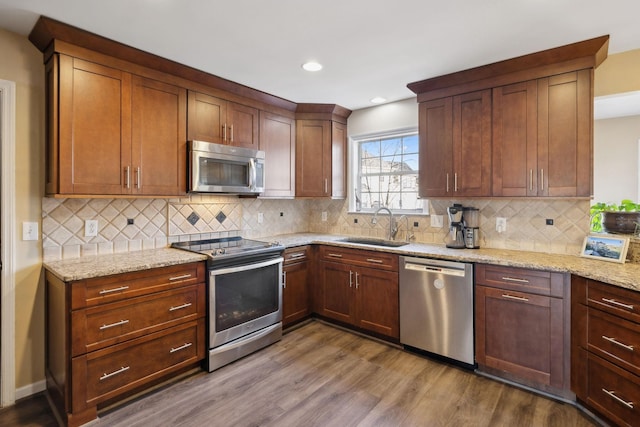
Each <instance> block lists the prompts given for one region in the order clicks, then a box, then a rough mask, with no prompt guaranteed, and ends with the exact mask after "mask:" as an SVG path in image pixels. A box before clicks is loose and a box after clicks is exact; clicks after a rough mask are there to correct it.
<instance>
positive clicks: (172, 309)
mask: <svg viewBox="0 0 640 427" xmlns="http://www.w3.org/2000/svg"><path fill="white" fill-rule="evenodd" d="M192 305H193V304H192V303H190V302H187V303H184V304H182V305H176V306H173V305H172V306H171V307H170V308H169V311H176V310H182V309H183V308H187V307H191V306H192Z"/></svg>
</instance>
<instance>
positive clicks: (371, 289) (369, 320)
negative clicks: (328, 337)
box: [354, 268, 400, 339]
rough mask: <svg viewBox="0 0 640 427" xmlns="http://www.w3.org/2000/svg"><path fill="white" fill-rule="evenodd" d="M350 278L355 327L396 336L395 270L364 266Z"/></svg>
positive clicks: (396, 279) (396, 296)
mask: <svg viewBox="0 0 640 427" xmlns="http://www.w3.org/2000/svg"><path fill="white" fill-rule="evenodd" d="M354 280H355V296H356V316H355V317H356V319H357V324H356V326H359V327H361V328H363V329H367V330H369V331H373V332H376V333H379V334H382V335H386V336H388V337H392V338H396V339H400V317H399V312H398V304H399V303H398V301H399V295H398V273H396V272H390V271H383V270H376V269H371V268H364V269H360V270H356V271H355V277H354Z"/></svg>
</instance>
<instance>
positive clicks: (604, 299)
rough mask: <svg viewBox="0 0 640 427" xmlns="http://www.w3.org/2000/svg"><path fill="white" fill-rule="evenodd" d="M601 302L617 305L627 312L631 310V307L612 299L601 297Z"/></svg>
mask: <svg viewBox="0 0 640 427" xmlns="http://www.w3.org/2000/svg"><path fill="white" fill-rule="evenodd" d="M602 301H604V302H608V303H609V304H613V305H617V306H618V307H622V308H626V309H627V310H633V305H631V304H624V303H622V302H619V301H616V300H614V299H613V298H605V297H602Z"/></svg>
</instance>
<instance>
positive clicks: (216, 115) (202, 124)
mask: <svg viewBox="0 0 640 427" xmlns="http://www.w3.org/2000/svg"><path fill="white" fill-rule="evenodd" d="M188 96H189V112H188V114H189V117H188V120H187V126H188V129H187V138H188V139H189V140H190V141H207V142H214V143H216V144H222V143H224V140H223V136H224V134H223V132H224V126H225V121H226V117H227V101H225V100H224V99H220V98H216V97H214V96H210V95H206V94H204V93H199V92H194V91H189V95H188Z"/></svg>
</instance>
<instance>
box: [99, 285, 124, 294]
mask: <svg viewBox="0 0 640 427" xmlns="http://www.w3.org/2000/svg"><path fill="white" fill-rule="evenodd" d="M127 289H129V287H128V286H120V287H119V288H113V289H103V290H101V291H100V292H99V294H100V295H105V294H110V293H112V292H120V291H126V290H127Z"/></svg>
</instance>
